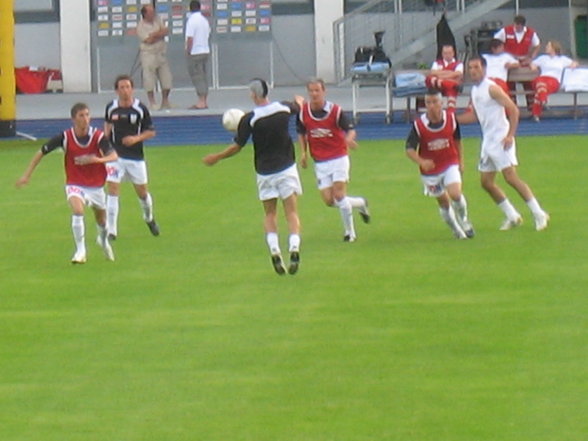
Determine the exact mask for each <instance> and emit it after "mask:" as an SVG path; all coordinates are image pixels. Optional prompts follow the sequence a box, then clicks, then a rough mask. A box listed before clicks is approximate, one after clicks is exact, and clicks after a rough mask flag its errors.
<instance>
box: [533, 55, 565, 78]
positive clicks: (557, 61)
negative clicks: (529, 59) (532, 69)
mask: <svg viewBox="0 0 588 441" xmlns="http://www.w3.org/2000/svg"><path fill="white" fill-rule="evenodd" d="M573 62H574V60H572V59H571V58H570V57H566V56H565V55H554V56H553V57H552V56H550V55H540V56H538V57H537V58H535V59H534V60H533V64H534V65H535V66H537V67H538V68H539V69H540V70H541V76H543V77H552V78H555V79H556V80H557V81H561V76H562V74H563V70H564V69H565V68H566V67H570V65H571V64H572V63H573Z"/></svg>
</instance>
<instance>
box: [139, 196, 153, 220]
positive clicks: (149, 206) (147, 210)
mask: <svg viewBox="0 0 588 441" xmlns="http://www.w3.org/2000/svg"><path fill="white" fill-rule="evenodd" d="M139 203H140V204H141V209H142V210H143V220H144V221H145V222H151V221H152V220H153V199H151V193H147V196H146V197H145V199H141V198H139Z"/></svg>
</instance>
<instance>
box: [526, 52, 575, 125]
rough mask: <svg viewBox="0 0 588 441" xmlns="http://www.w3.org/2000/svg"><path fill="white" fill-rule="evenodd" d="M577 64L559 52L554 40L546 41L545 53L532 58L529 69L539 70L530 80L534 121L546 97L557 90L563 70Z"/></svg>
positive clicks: (537, 119) (539, 114)
mask: <svg viewBox="0 0 588 441" xmlns="http://www.w3.org/2000/svg"><path fill="white" fill-rule="evenodd" d="M577 65H578V63H577V62H576V61H574V60H572V59H571V58H570V57H566V56H565V55H562V54H561V44H560V43H559V42H557V41H555V40H550V41H548V42H547V44H546V45H545V54H543V55H540V56H538V57H537V58H535V59H534V60H533V62H532V63H531V69H532V70H538V71H539V76H538V77H537V78H535V79H534V80H533V82H532V84H533V90H534V91H535V100H534V102H533V109H532V114H533V119H534V120H535V121H539V119H540V117H541V113H542V112H543V106H544V105H545V103H546V102H547V97H548V96H549V95H551V94H552V93H555V92H557V91H558V90H559V87H560V81H561V78H562V75H563V70H564V69H565V68H566V67H571V68H574V67H576V66H577Z"/></svg>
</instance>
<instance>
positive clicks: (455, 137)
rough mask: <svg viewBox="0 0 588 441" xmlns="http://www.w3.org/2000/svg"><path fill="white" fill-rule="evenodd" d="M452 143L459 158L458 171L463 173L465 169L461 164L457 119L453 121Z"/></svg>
mask: <svg viewBox="0 0 588 441" xmlns="http://www.w3.org/2000/svg"><path fill="white" fill-rule="evenodd" d="M453 142H454V143H455V148H456V149H457V155H458V157H459V171H460V172H462V173H463V171H464V169H465V166H464V162H463V146H462V144H461V128H460V127H459V123H458V122H457V119H456V120H455V130H454V131H453Z"/></svg>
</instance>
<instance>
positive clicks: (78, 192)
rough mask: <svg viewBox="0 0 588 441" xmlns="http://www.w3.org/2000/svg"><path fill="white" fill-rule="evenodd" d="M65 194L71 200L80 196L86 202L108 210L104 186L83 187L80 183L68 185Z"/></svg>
mask: <svg viewBox="0 0 588 441" xmlns="http://www.w3.org/2000/svg"><path fill="white" fill-rule="evenodd" d="M65 196H66V197H67V200H68V201H69V199H70V198H80V199H81V200H82V201H84V204H86V205H88V206H90V207H94V208H98V209H99V210H106V194H105V193H104V188H103V187H82V186H80V185H66V186H65Z"/></svg>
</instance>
